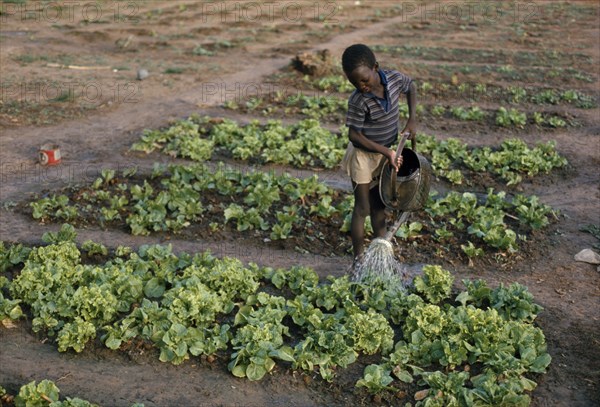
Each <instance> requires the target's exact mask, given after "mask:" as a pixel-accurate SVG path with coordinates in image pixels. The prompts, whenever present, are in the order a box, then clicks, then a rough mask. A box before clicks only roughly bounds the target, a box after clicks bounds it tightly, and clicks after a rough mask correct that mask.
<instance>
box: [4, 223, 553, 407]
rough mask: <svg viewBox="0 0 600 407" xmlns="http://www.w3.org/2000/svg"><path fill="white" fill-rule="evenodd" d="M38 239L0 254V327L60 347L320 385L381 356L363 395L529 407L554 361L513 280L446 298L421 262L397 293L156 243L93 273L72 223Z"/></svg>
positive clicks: (92, 251) (443, 277)
mask: <svg viewBox="0 0 600 407" xmlns="http://www.w3.org/2000/svg"><path fill="white" fill-rule="evenodd" d="M43 238H44V240H45V241H46V242H48V245H46V246H37V247H31V248H29V247H25V246H23V245H20V244H14V245H10V244H2V246H0V260H1V269H2V277H0V290H1V291H0V292H1V293H2V295H1V296H0V300H1V301H0V319H5V318H10V319H13V320H18V319H22V318H27V319H31V324H32V329H33V330H34V331H35V332H42V333H45V334H47V335H48V337H49V338H52V340H53V342H54V343H56V345H57V347H58V350H59V351H61V352H64V351H68V350H74V351H75V352H82V351H83V350H84V349H85V348H86V347H89V346H90V345H92V346H101V345H104V346H106V347H108V348H110V349H114V350H118V349H121V350H127V349H131V348H132V347H136V346H139V345H140V344H142V345H149V346H151V347H154V348H155V349H156V352H157V356H158V358H159V359H160V360H161V361H163V362H170V363H173V364H180V363H182V362H184V361H185V360H187V359H189V358H193V357H198V356H201V355H214V354H216V353H221V354H222V353H223V352H226V353H227V354H228V355H229V363H228V369H229V370H230V371H231V373H232V374H233V375H235V376H237V377H246V378H248V379H249V380H260V379H262V378H263V377H264V376H265V375H266V374H268V373H270V372H273V371H274V370H277V369H279V370H280V369H294V370H299V371H303V372H306V373H311V372H318V373H319V374H320V375H321V377H322V378H323V379H324V380H327V381H332V380H334V378H335V376H336V372H337V371H339V368H345V367H347V366H349V365H350V364H352V363H354V362H356V361H357V358H358V357H359V356H360V355H361V354H363V355H374V354H378V355H380V357H381V358H380V363H378V364H373V365H369V366H367V367H366V369H365V371H364V377H363V378H362V379H360V380H359V381H358V382H357V386H359V387H365V388H367V389H368V390H369V391H370V392H373V393H383V394H391V393H393V392H396V391H398V390H401V389H404V390H408V389H409V387H408V385H409V384H410V385H412V386H413V387H410V389H414V388H415V386H416V388H418V389H420V393H419V394H418V395H417V398H418V399H419V401H418V402H417V404H416V405H418V406H421V405H422V406H425V405H427V406H429V405H501V404H503V403H504V404H506V403H515V404H510V405H528V404H529V401H530V398H529V396H528V394H527V393H528V392H529V391H531V390H533V389H534V388H535V386H536V383H535V381H534V380H535V379H536V378H537V374H539V373H543V372H545V370H546V368H547V366H548V364H549V363H550V360H551V358H550V356H549V355H548V353H547V351H546V343H545V338H544V335H543V332H542V331H541V330H540V329H539V328H537V327H536V326H535V325H534V324H533V322H534V320H535V318H536V316H537V314H538V313H539V311H540V310H541V307H540V306H538V305H536V304H535V303H534V302H533V298H532V295H531V294H530V293H529V292H528V290H527V289H526V288H525V287H524V286H522V285H520V284H518V283H514V284H512V285H509V286H504V285H500V286H499V287H497V288H490V287H488V286H487V285H486V283H485V282H484V281H482V280H475V281H467V280H465V281H463V284H464V287H465V288H464V290H463V291H461V292H460V293H458V294H457V295H454V294H456V293H454V294H453V293H452V287H453V282H454V281H453V280H454V279H453V277H452V276H451V274H450V273H449V272H448V271H446V270H443V269H442V268H441V267H439V266H425V267H424V270H423V273H422V275H419V276H417V277H415V279H414V284H412V285H411V286H410V287H409V288H408V289H406V290H398V289H394V290H391V289H389V288H386V287H385V286H384V285H383V284H376V283H374V284H370V285H365V284H362V283H359V282H352V281H349V279H348V278H347V277H338V278H335V277H329V278H327V280H326V281H319V278H318V276H317V275H316V273H315V272H314V271H313V270H312V269H310V268H306V267H292V268H289V269H275V268H272V267H259V266H257V265H255V264H249V265H244V264H242V263H241V262H240V261H239V260H237V259H234V258H222V259H218V258H215V257H214V256H212V255H211V254H210V253H208V252H204V253H197V254H194V255H190V254H187V253H180V254H175V253H174V252H173V251H172V250H171V248H170V247H169V246H160V245H152V246H142V247H140V249H139V250H138V251H137V252H135V251H133V250H131V249H130V248H127V247H122V246H119V247H118V248H116V249H115V250H114V251H111V253H110V255H107V256H103V257H101V258H102V259H104V260H103V261H96V262H95V263H91V264H88V263H85V262H83V261H82V253H83V254H85V255H86V256H87V258H90V257H93V256H95V255H97V254H101V255H104V254H107V253H108V251H107V250H106V248H104V250H103V249H102V248H103V246H102V245H100V244H98V243H93V242H85V244H84V245H82V246H81V248H80V247H78V246H77V245H76V244H75V243H74V239H75V238H76V232H75V230H74V229H73V228H72V227H71V226H69V225H64V226H63V228H62V229H61V231H60V232H56V233H54V232H48V233H46V234H45V235H44V237H43ZM9 275H11V276H12V278H11V279H9V278H8V276H9ZM475 402H477V403H479V404H473V403H475ZM452 403H455V404H452ZM456 403H457V404H456ZM482 403H487V404H482ZM507 405H508V404H507Z"/></svg>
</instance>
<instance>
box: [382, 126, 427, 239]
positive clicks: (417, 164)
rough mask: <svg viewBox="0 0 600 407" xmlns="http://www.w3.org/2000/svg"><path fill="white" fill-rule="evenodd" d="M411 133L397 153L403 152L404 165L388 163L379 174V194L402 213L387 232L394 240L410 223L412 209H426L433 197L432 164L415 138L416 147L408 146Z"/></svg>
mask: <svg viewBox="0 0 600 407" xmlns="http://www.w3.org/2000/svg"><path fill="white" fill-rule="evenodd" d="M409 135H410V134H408V133H404V134H402V138H401V139H400V143H399V144H398V149H397V150H396V155H398V154H402V166H400V168H399V169H398V171H397V172H396V170H395V169H394V167H392V166H391V165H390V163H389V162H386V163H385V164H384V165H383V167H382V169H381V175H380V177H379V196H380V198H381V201H382V202H383V204H384V205H385V206H386V208H388V209H390V210H392V211H394V212H395V213H396V214H400V212H402V214H401V216H399V217H398V219H397V220H396V222H395V223H394V225H393V226H392V228H391V229H390V230H389V231H388V232H387V234H386V235H385V239H386V240H390V239H391V238H392V237H393V236H394V235H395V234H396V231H397V230H398V228H399V227H400V226H401V225H402V224H403V223H404V222H406V219H407V218H408V215H409V213H410V212H413V211H417V210H420V209H422V208H423V207H424V206H425V203H426V202H427V198H428V197H429V184H430V180H431V165H430V164H429V162H428V161H427V159H426V158H425V157H423V156H422V155H420V154H418V153H417V152H416V143H415V140H414V139H413V140H412V149H409V148H404V144H406V140H407V139H408V136H409Z"/></svg>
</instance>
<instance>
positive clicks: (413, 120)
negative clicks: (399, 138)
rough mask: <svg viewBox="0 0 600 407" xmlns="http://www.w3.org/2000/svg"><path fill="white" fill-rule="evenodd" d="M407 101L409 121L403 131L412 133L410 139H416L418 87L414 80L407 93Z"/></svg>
mask: <svg viewBox="0 0 600 407" xmlns="http://www.w3.org/2000/svg"><path fill="white" fill-rule="evenodd" d="M406 103H407V104H408V121H407V122H406V126H404V130H402V132H401V133H402V134H404V133H407V132H408V133H410V139H411V140H414V139H415V136H416V135H417V114H416V109H417V87H416V86H415V83H414V82H411V83H410V87H409V89H408V92H407V93H406Z"/></svg>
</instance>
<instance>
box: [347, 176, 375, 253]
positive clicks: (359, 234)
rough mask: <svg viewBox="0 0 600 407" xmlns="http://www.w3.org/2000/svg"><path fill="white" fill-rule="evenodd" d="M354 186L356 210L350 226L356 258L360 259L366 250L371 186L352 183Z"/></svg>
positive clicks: (353, 212)
mask: <svg viewBox="0 0 600 407" xmlns="http://www.w3.org/2000/svg"><path fill="white" fill-rule="evenodd" d="M352 186H353V187H354V209H353V211H352V221H351V224H350V236H351V237H352V248H353V250H354V257H358V256H360V255H362V253H363V250H364V240H365V219H366V218H367V216H368V215H369V213H370V211H371V209H370V204H369V201H370V198H369V184H355V183H354V182H352Z"/></svg>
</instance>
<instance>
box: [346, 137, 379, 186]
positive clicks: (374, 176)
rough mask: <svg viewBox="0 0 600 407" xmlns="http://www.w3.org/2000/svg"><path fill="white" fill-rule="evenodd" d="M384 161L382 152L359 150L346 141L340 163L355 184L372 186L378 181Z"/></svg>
mask: <svg viewBox="0 0 600 407" xmlns="http://www.w3.org/2000/svg"><path fill="white" fill-rule="evenodd" d="M385 162H386V158H385V157H384V156H383V155H382V154H379V153H371V152H369V151H365V150H361V149H359V148H356V147H354V146H353V145H352V143H348V147H347V148H346V154H345V155H344V158H343V159H342V162H341V164H340V165H341V167H342V169H343V170H344V171H346V173H347V174H348V175H349V176H350V178H351V179H352V181H354V182H355V183H356V184H370V187H371V188H373V187H374V186H375V185H377V183H378V182H379V175H380V173H381V168H382V167H383V164H385Z"/></svg>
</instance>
